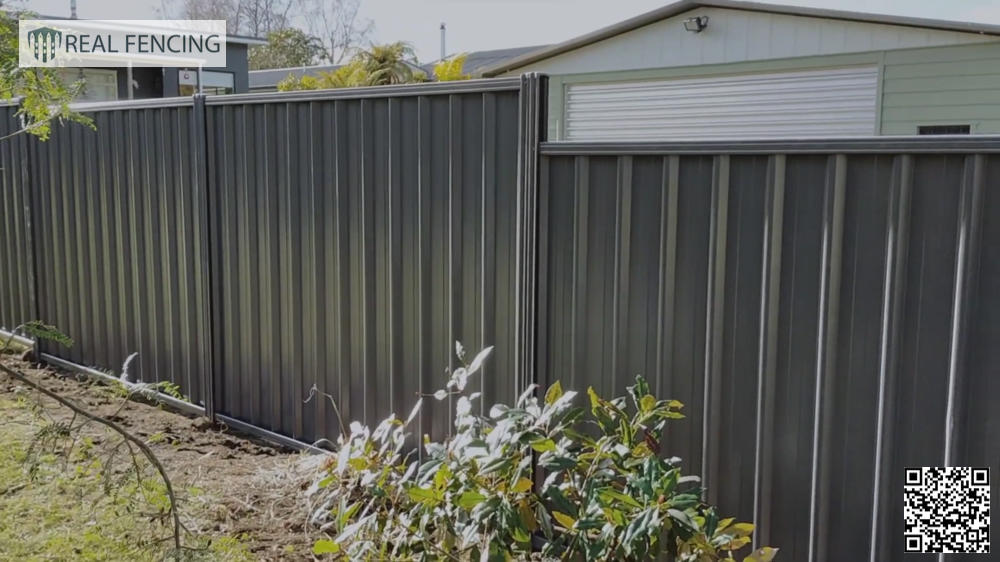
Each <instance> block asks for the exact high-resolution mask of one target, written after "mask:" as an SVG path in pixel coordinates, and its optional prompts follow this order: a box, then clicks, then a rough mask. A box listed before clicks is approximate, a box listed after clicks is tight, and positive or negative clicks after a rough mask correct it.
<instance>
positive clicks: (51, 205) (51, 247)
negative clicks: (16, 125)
mask: <svg viewBox="0 0 1000 562" xmlns="http://www.w3.org/2000/svg"><path fill="white" fill-rule="evenodd" d="M81 109H84V110H86V111H87V115H89V116H90V117H92V118H93V119H94V124H95V125H96V129H89V128H86V127H83V126H80V125H76V124H69V125H66V126H62V127H56V128H55V130H54V131H53V133H52V137H51V139H50V140H48V141H47V142H37V141H34V142H33V146H32V151H33V154H34V159H33V162H32V168H31V174H32V189H33V191H34V196H35V197H36V201H37V205H36V226H37V228H36V229H35V233H36V236H37V238H38V241H37V257H36V259H37V263H38V270H39V272H38V293H39V297H38V300H39V316H40V318H42V319H44V320H45V321H46V322H48V323H51V324H54V325H56V326H58V327H59V328H60V329H61V330H63V331H64V332H66V333H67V334H68V335H69V336H71V337H72V338H73V339H74V340H76V344H75V345H74V346H72V347H71V348H63V347H61V346H56V345H54V344H52V343H50V342H41V345H42V348H43V350H44V351H46V352H48V353H51V354H53V355H56V356H58V357H61V358H64V359H67V360H70V361H73V362H75V363H78V364H81V365H85V366H92V367H95V368H98V369H101V370H105V369H113V370H114V371H115V372H116V373H118V372H119V370H120V368H121V365H122V363H123V362H124V361H125V359H126V358H127V357H128V356H129V355H130V354H131V353H138V354H139V355H138V358H137V360H136V361H135V362H134V363H133V364H132V366H131V369H130V372H131V374H132V380H136V379H137V378H138V379H140V380H142V381H144V382H153V381H170V382H173V383H175V384H177V385H178V386H179V387H180V391H181V392H182V393H183V394H185V395H188V396H190V397H191V399H192V401H193V402H195V403H198V402H201V401H202V400H203V399H204V397H205V395H204V391H205V388H204V384H203V378H204V377H206V376H207V375H208V373H209V370H208V369H209V368H210V362H209V357H210V355H209V348H208V345H209V339H210V338H209V334H210V330H209V326H208V325H207V322H206V319H207V318H208V314H207V310H208V308H207V307H208V306H209V304H208V300H207V296H208V295H207V287H208V283H207V280H208V272H207V271H206V268H205V260H204V259H203V256H204V254H205V243H206V240H205V236H206V219H207V215H206V211H205V191H204V178H203V175H204V174H203V171H202V167H203V161H204V160H203V158H200V156H199V154H198V150H199V149H198V147H199V146H200V145H199V142H198V134H199V131H201V130H203V125H202V124H201V123H197V122H195V111H194V107H193V104H192V101H191V100H190V99H186V100H181V101H180V102H177V101H176V100H174V101H166V102H161V101H155V102H147V103H145V104H113V105H94V106H91V105H88V106H81Z"/></svg>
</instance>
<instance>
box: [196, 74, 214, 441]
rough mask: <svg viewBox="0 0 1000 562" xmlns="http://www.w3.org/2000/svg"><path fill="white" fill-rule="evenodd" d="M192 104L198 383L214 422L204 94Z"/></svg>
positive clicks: (209, 201) (210, 203)
mask: <svg viewBox="0 0 1000 562" xmlns="http://www.w3.org/2000/svg"><path fill="white" fill-rule="evenodd" d="M193 99H194V105H193V109H192V115H191V119H192V137H193V138H194V142H195V146H194V162H193V164H192V170H193V171H194V174H195V177H194V184H195V186H194V188H195V195H196V196H197V201H198V204H197V205H195V208H196V209H197V213H198V215H197V217H196V222H197V224H198V225H199V227H200V229H199V231H200V236H198V258H199V260H200V267H201V275H200V276H199V277H198V283H199V285H200V286H199V293H200V294H201V295H202V299H203V302H202V303H201V304H202V305H201V306H200V307H199V313H200V314H201V325H202V326H204V327H205V328H206V331H207V333H205V334H202V335H201V337H199V338H198V342H199V346H200V347H201V349H200V356H201V357H200V358H201V362H200V363H201V383H202V388H203V392H204V397H205V416H206V417H208V419H210V420H211V421H212V422H215V405H216V400H215V359H214V351H215V330H214V329H213V323H212V320H213V318H214V314H213V313H212V310H213V307H214V306H215V299H214V298H213V297H214V295H213V292H212V285H213V284H212V260H211V246H210V244H211V243H212V242H211V239H212V228H211V222H210V221H211V216H212V214H211V210H212V209H213V203H214V197H212V195H211V194H210V190H209V187H208V186H209V181H208V172H209V169H208V121H207V119H206V118H205V94H195V95H194V96H193Z"/></svg>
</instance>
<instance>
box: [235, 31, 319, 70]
mask: <svg viewBox="0 0 1000 562" xmlns="http://www.w3.org/2000/svg"><path fill="white" fill-rule="evenodd" d="M322 53H323V46H322V44H321V43H320V41H319V39H317V38H315V37H312V36H309V35H307V34H306V33H305V32H304V31H302V30H301V29H296V28H285V29H279V30H278V31H272V32H270V33H268V34H267V45H261V46H259V47H253V48H251V49H250V70H262V69H267V68H285V67H290V66H310V65H313V64H316V61H317V60H318V57H319V56H320V55H322Z"/></svg>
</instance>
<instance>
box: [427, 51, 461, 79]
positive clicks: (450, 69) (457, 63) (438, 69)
mask: <svg viewBox="0 0 1000 562" xmlns="http://www.w3.org/2000/svg"><path fill="white" fill-rule="evenodd" d="M467 56H468V55H466V54H465V53H462V54H460V55H455V56H453V57H451V58H447V59H443V60H441V61H438V63H437V64H435V65H434V77H435V78H437V80H438V82H453V81H455V80H468V79H469V78H470V76H469V75H468V74H466V73H465V72H464V68H465V59H466V58H467Z"/></svg>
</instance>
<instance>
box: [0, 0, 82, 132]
mask: <svg viewBox="0 0 1000 562" xmlns="http://www.w3.org/2000/svg"><path fill="white" fill-rule="evenodd" d="M4 8H5V6H4V4H3V3H2V2H0V96H3V98H4V99H8V100H9V99H12V98H14V97H20V98H21V107H20V109H19V110H18V112H17V115H18V117H19V118H20V119H21V129H20V130H19V131H18V133H21V132H24V133H28V134H31V135H35V136H37V137H39V138H41V139H42V140H45V139H48V138H49V133H50V132H51V126H50V124H51V122H52V121H53V120H55V121H58V122H64V121H75V122H77V123H83V124H85V125H88V126H91V127H92V126H93V122H92V121H91V120H90V119H89V118H87V117H86V116H84V115H82V114H80V113H77V112H75V111H73V110H72V109H71V108H70V106H69V104H70V102H72V101H73V98H74V97H76V95H77V94H78V93H79V91H80V90H81V89H82V87H83V83H82V82H81V81H77V82H75V83H73V84H69V85H67V84H66V83H64V82H63V80H62V79H61V78H60V77H59V75H58V74H56V71H55V70H54V69H51V68H20V67H19V66H18V29H17V22H18V19H19V18H20V17H22V16H26V15H27V14H24V13H18V12H10V11H6V10H5V9H4Z"/></svg>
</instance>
